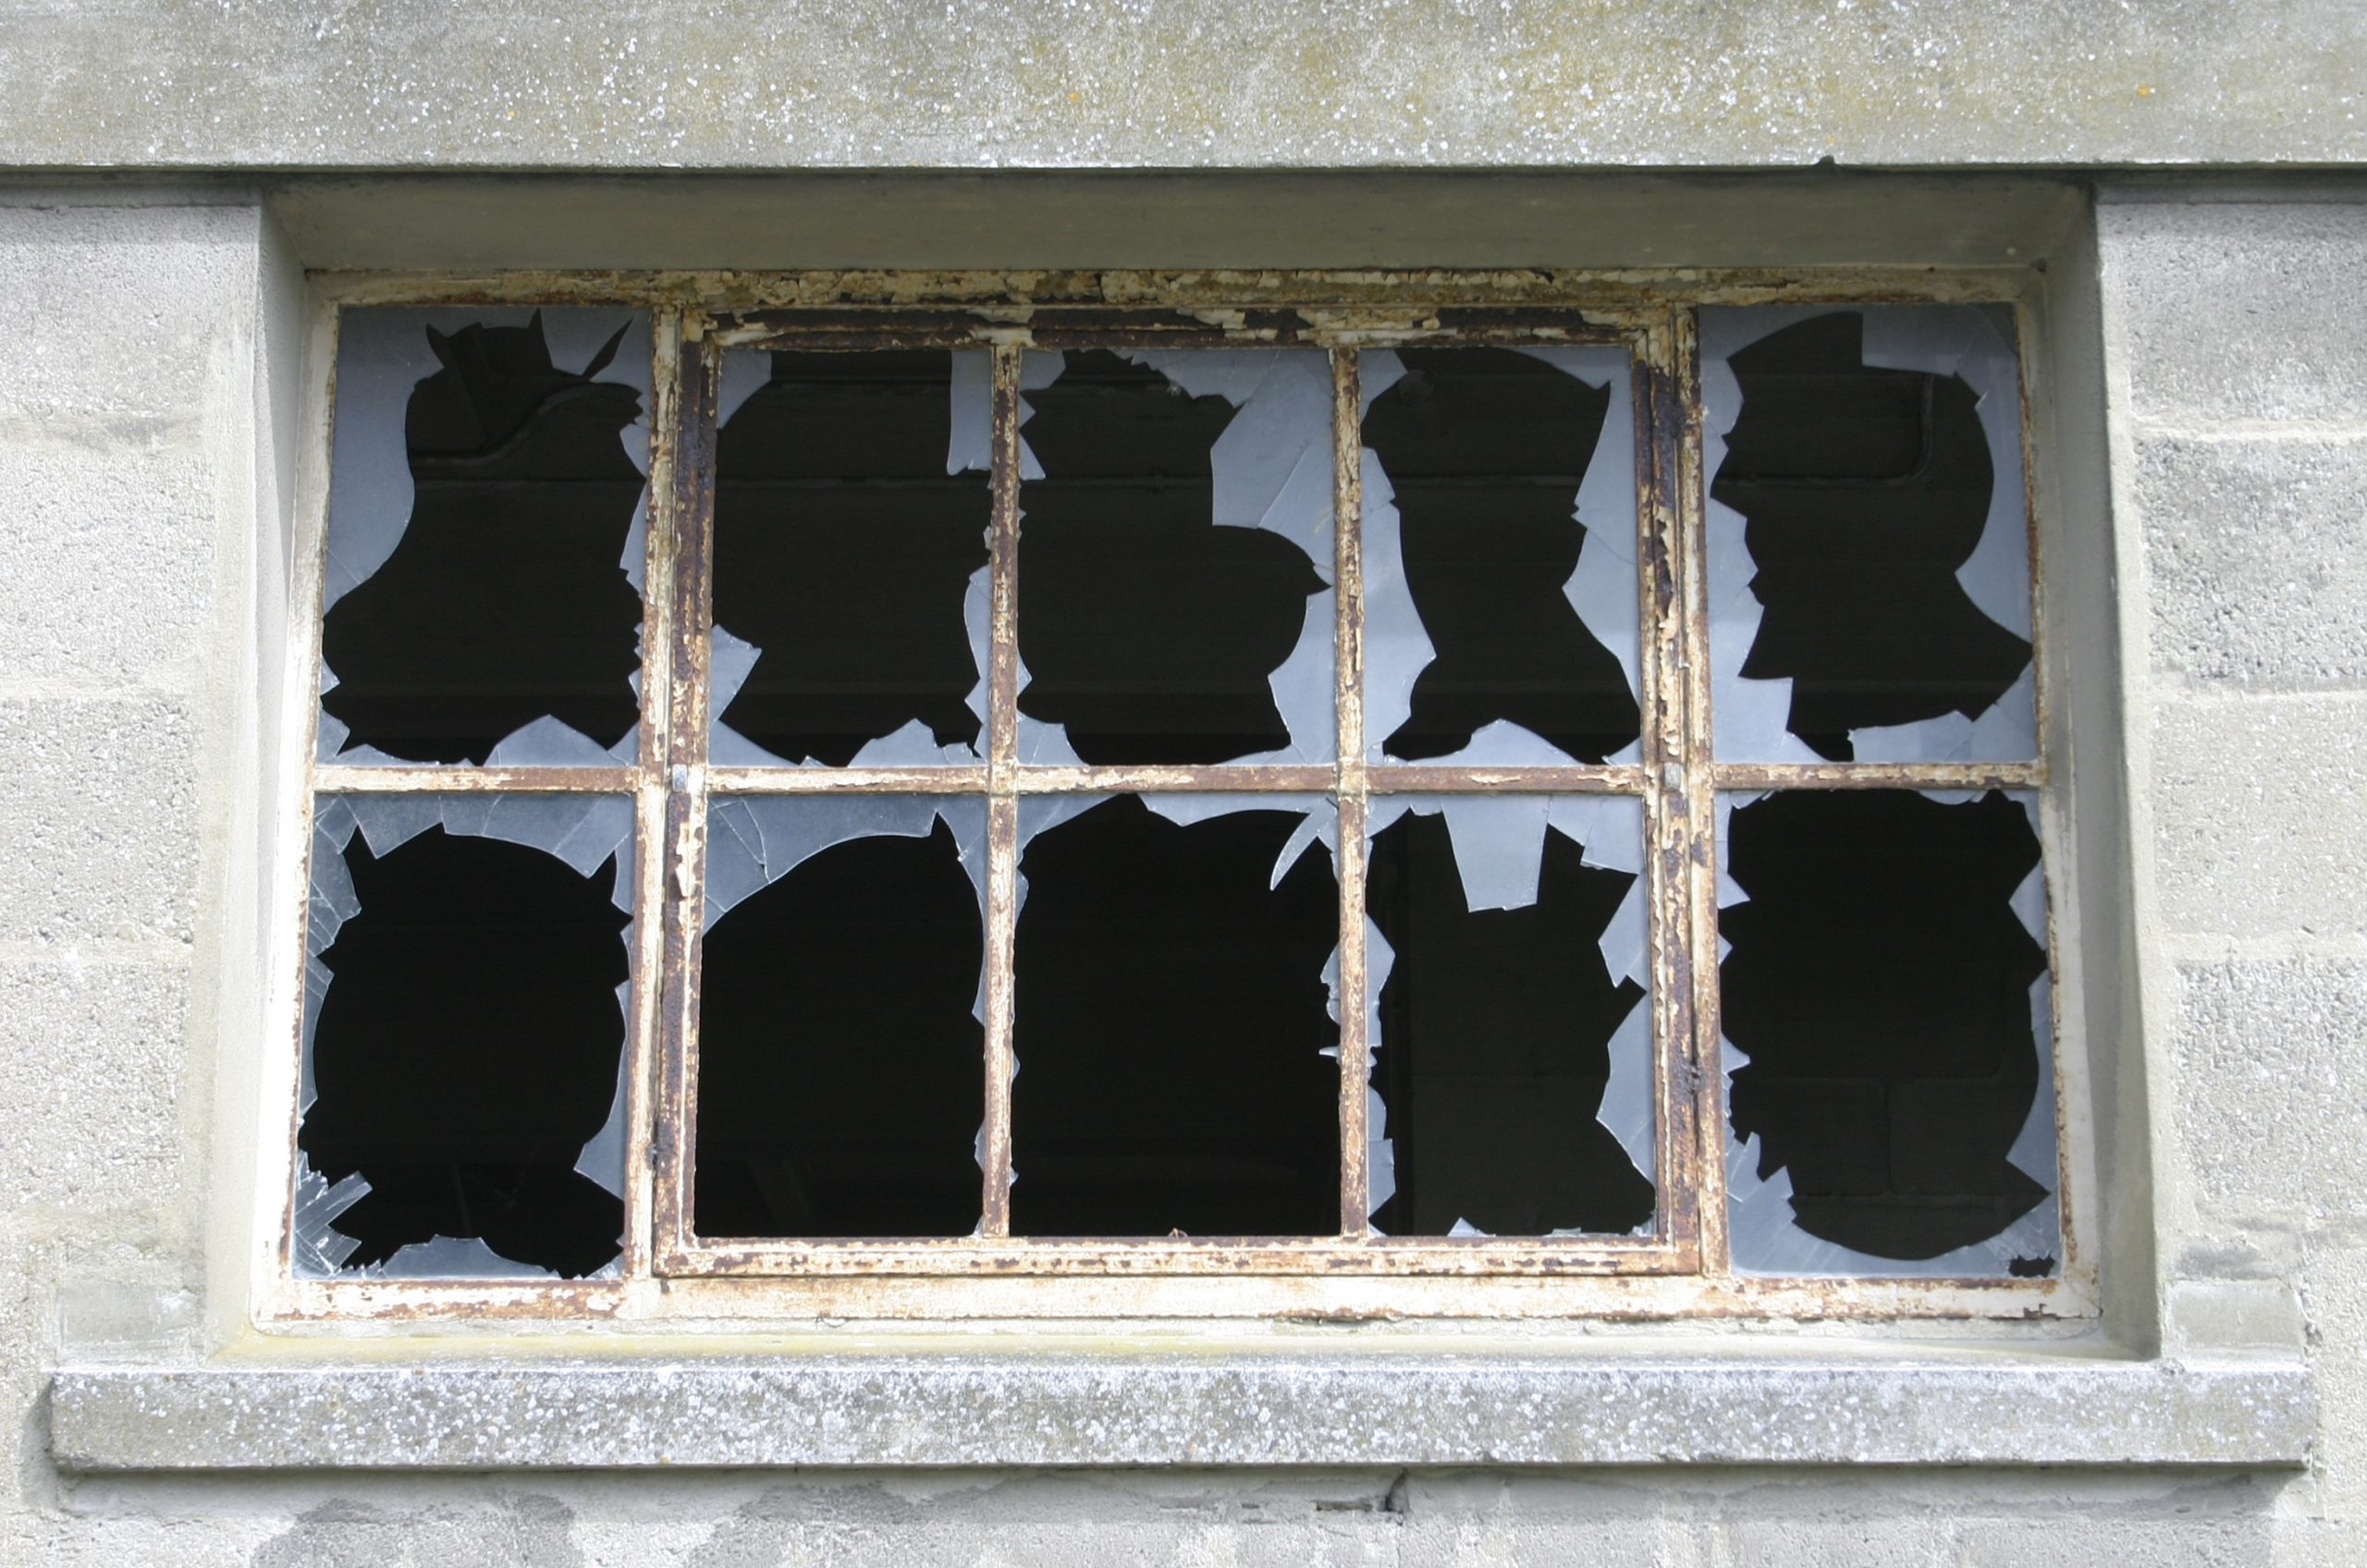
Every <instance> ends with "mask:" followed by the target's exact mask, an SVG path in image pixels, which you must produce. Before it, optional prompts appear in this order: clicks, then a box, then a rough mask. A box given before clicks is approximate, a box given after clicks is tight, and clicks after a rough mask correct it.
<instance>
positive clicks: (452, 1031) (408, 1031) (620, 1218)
mask: <svg viewBox="0 0 2367 1568" xmlns="http://www.w3.org/2000/svg"><path fill="white" fill-rule="evenodd" d="M632 835H633V814H632V802H631V801H630V800H628V799H626V798H625V797H623V796H618V795H493V794H468V795H410V794H406V795H326V796H323V797H321V799H320V801H319V802H318V803H317V805H316V807H315V810H314V815H313V868H312V910H311V919H310V922H309V929H308V933H307V943H306V951H307V953H308V955H309V958H308V962H307V964H306V970H305V973H306V982H305V1009H304V1042H303V1072H304V1082H303V1087H302V1093H301V1096H300V1108H301V1111H302V1118H303V1120H302V1123H301V1126H300V1130H299V1132H298V1134H297V1148H298V1151H299V1163H298V1168H297V1204H296V1207H297V1216H296V1236H295V1256H296V1267H297V1272H298V1273H299V1274H300V1275H312V1276H315V1277H318V1276H324V1275H338V1274H350V1273H371V1274H386V1275H401V1276H412V1277H435V1276H458V1277H480V1276H489V1275H490V1276H498V1275H515V1274H525V1275H533V1274H541V1273H553V1274H561V1275H567V1276H570V1277H572V1276H580V1275H585V1274H593V1273H598V1272H601V1271H603V1270H606V1269H607V1268H610V1267H611V1266H612V1265H613V1264H614V1262H615V1260H616V1258H617V1255H618V1252H619V1246H620V1244H621V1241H620V1238H621V1234H622V1231H623V1228H624V1202H623V1197H622V1194H623V1191H624V1163H625V1160H624V1133H625V1122H624V1115H625V1094H624V1086H623V1084H622V1082H621V1078H620V1074H621V1072H622V1071H623V1064H624V1061H625V1051H624V1045H625V1019H626V1009H627V1003H628V998H629V990H628V986H629V974H630V959H631V956H632V917H631V915H630V913H629V911H630V910H631V907H632V886H633V881H632V863H633V855H632Z"/></svg>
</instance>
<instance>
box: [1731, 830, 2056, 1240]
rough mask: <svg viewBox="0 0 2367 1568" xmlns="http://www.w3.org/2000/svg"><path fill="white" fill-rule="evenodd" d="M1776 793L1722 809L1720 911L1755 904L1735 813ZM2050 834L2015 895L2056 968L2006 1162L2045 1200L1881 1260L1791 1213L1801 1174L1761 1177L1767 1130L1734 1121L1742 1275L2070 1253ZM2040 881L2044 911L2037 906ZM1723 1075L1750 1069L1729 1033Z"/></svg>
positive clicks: (1734, 1206)
mask: <svg viewBox="0 0 2367 1568" xmlns="http://www.w3.org/2000/svg"><path fill="white" fill-rule="evenodd" d="M1774 792H1775V791H1773V790H1757V791H1752V792H1743V791H1735V792H1731V793H1726V794H1721V795H1720V796H1719V797H1718V798H1717V805H1716V816H1717V827H1716V837H1717V849H1718V907H1719V908H1720V909H1721V910H1724V909H1730V908H1732V907H1733V906H1735V904H1740V903H1748V901H1749V900H1750V895H1749V894H1748V893H1746V892H1744V891H1743V889H1742V885H1741V884H1740V883H1737V882H1735V881H1734V880H1733V878H1732V877H1730V876H1728V875H1727V872H1726V864H1727V861H1728V859H1729V856H1728V852H1727V851H1728V844H1727V839H1728V834H1729V827H1728V825H1729V823H1730V821H1731V819H1732V817H1733V815H1734V813H1735V810H1736V809H1737V808H1739V807H1742V806H1747V805H1749V804H1750V803H1751V802H1754V801H1759V800H1763V799H1765V798H1766V797H1767V796H1768V795H1770V794H1772V793H1774ZM1916 792H1917V793H1918V794H1920V795H1923V796H1926V797H1928V798H1930V799H1932V800H1937V801H1942V802H1947V803H1950V804H1961V803H1963V802H1967V801H1970V800H1974V799H1977V798H1979V797H1980V796H1981V795H1982V794H1985V793H1987V791H1985V790H1918V791H1916ZM2003 792H2004V793H2005V795H2006V796H2007V797H2008V798H2009V799H2011V800H2013V801H2015V802H2017V803H2019V804H2020V805H2021V807H2022V810H2023V811H2024V812H2025V813H2027V814H2028V815H2029V816H2030V828H2031V831H2032V832H2033V833H2035V832H2036V831H2037V829H2038V813H2039V802H2038V797H2037V795H2036V794H2035V793H2033V792H2032V791H2030V790H2005V791H2003ZM2044 842H2045V840H2044V839H2040V843H2041V846H2042V848H2041V852H2040V855H2039V864H2038V865H2037V866H2036V867H2034V868H2033V869H2032V870H2031V872H2030V876H2026V877H2024V878H2023V879H2022V882H2021V884H2020V885H2019V886H2018V887H2017V888H2015V890H2014V893H2013V895H2012V899H2011V902H2012V906H2013V909H2014V913H2015V914H2016V916H2017V918H2018V919H2019V920H2020V922H2021V924H2022V925H2023V926H2024V928H2025V929H2028V930H2030V935H2031V936H2032V937H2034V938H2036V940H2037V942H2038V944H2039V946H2040V947H2041V948H2042V949H2044V950H2045V951H2046V952H2047V954H2048V967H2047V968H2046V969H2044V970H2042V971H2041V972H2040V974H2039V977H2038V978H2037V979H2036V980H2033V981H2031V982H2030V1033H2031V1035H2032V1037H2033V1039H2034V1040H2035V1042H2036V1044H2037V1047H2038V1086H2037V1088H2036V1089H2035V1090H2034V1091H2033V1092H2032V1095H2031V1099H2030V1114H2029V1115H2028V1116H2027V1117H2026V1118H2024V1120H2023V1121H2022V1126H2021V1131H2020V1132H2018V1133H2016V1134H2015V1135H2014V1142H2013V1144H2012V1145H2011V1146H2009V1147H2008V1149H2007V1150H2006V1154H2005V1158H2006V1160H2007V1162H2008V1163H2010V1164H2011V1165H2013V1166H2014V1168H2015V1169H2017V1170H2019V1171H2021V1173H2022V1174H2023V1175H2025V1176H2028V1177H2029V1178H2030V1180H2031V1181H2033V1182H2038V1183H2039V1184H2040V1185H2041V1186H2042V1187H2044V1188H2045V1189H2046V1196H2045V1197H2044V1198H2042V1200H2040V1202H2039V1203H2038V1205H2037V1206H2036V1207H2033V1208H2032V1209H2031V1210H2030V1212H2029V1213H2028V1214H2025V1215H2023V1216H2022V1217H2021V1218H2020V1219H2017V1220H2015V1221H2014V1222H2013V1223H2012V1224H2011V1225H2008V1226H2006V1227H2005V1229H2004V1230H2003V1231H1999V1232H1998V1233H1997V1234H1996V1235H1994V1236H1992V1237H1990V1238H1989V1239H1988V1240H1986V1241H1981V1242H1974V1243H1970V1244H1968V1245H1966V1246H1962V1247H1958V1248H1956V1250H1954V1251H1953V1252H1946V1253H1942V1254H1941V1255H1940V1256H1937V1257H1930V1258H1922V1259H1916V1258H1895V1257H1878V1256H1875V1255H1873V1254H1871V1253H1861V1252H1858V1251H1857V1250H1856V1249H1855V1248H1851V1247H1845V1246H1843V1245H1841V1244H1840V1243H1836V1242H1828V1241H1824V1240H1821V1238H1819V1237H1815V1236H1811V1235H1809V1233H1808V1232H1807V1231H1803V1230H1801V1229H1800V1228H1799V1227H1798V1226H1797V1224H1795V1223H1794V1222H1793V1219H1792V1174H1791V1171H1790V1170H1789V1168H1785V1167H1779V1168H1778V1169H1777V1170H1776V1171H1775V1172H1774V1174H1773V1175H1772V1176H1769V1177H1767V1178H1766V1179H1765V1180H1763V1181H1762V1180H1761V1179H1760V1176H1759V1173H1758V1172H1759V1157H1760V1147H1759V1135H1758V1134H1757V1133H1752V1134H1751V1135H1750V1136H1749V1137H1748V1138H1743V1139H1736V1138H1735V1135H1734V1123H1733V1121H1732V1119H1731V1117H1728V1118H1726V1121H1725V1126H1726V1232H1727V1251H1728V1254H1729V1258H1730V1261H1731V1263H1732V1266H1733V1268H1734V1270H1735V1273H1737V1274H1744V1275H1750V1276H1754V1277H1761V1278H1769V1279H1772V1278H1779V1277H1782V1278H1789V1277H1818V1276H1854V1277H1862V1278H1880V1279H1958V1278H1977V1279H2002V1278H2011V1277H2012V1265H2013V1262H2014V1260H2015V1259H2017V1258H2027V1257H2054V1258H2056V1259H2058V1260H2059V1259H2060V1258H2061V1257H2062V1256H2063V1203H2062V1194H2061V1191H2060V1189H2061V1186H2062V1175H2061V1171H2060V1169H2059V1159H2060V1153H2059V1150H2060V1145H2061V1129H2060V1128H2059V1127H2058V1126H2057V1125H2056V1123H2055V1118H2054V1045H2055V1041H2054V967H2053V965H2054V956H2053V955H2054V949H2053V947H2052V945H2051V944H2050V943H2049V942H2048V940H2047V936H2046V930H2047V916H2046V884H2045V873H2046V856H2045V852H2044V849H2043V845H2044ZM2033 884H2035V887H2036V900H2037V908H2036V910H2035V911H2034V912H2033V911H2032V909H2031V908H2030V901H2031V889H2032V887H2033ZM1732 950H1733V944H1732V943H1730V942H1728V941H1727V940H1726V939H1725V937H1723V935H1721V936H1720V937H1719V938H1718V962H1720V963H1721V964H1723V963H1724V962H1725V958H1726V954H1727V953H1728V952H1730V951H1732ZM1718 1053H1719V1061H1720V1067H1719V1071H1720V1072H1721V1073H1722V1074H1723V1076H1724V1078H1725V1080H1726V1081H1727V1082H1728V1083H1731V1082H1732V1080H1733V1078H1734V1075H1735V1072H1737V1071H1738V1070H1740V1069H1741V1068H1743V1067H1745V1066H1747V1065H1748V1063H1749V1061H1750V1057H1749V1055H1748V1053H1746V1052H1745V1051H1744V1050H1742V1048H1741V1047H1738V1046H1736V1045H1735V1043H1734V1042H1733V1041H1732V1040H1730V1039H1728V1038H1726V1036H1725V1035H1724V1034H1723V1032H1721V1033H1720V1035H1719V1036H1718Z"/></svg>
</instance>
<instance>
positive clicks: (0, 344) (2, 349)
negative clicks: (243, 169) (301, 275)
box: [0, 205, 259, 432]
mask: <svg viewBox="0 0 2367 1568" xmlns="http://www.w3.org/2000/svg"><path fill="white" fill-rule="evenodd" d="M258 221H259V219H258V217H257V214H256V213H255V212H254V211H253V210H252V209H251V208H241V207H232V206H124V207H99V206H78V205H60V206H11V205H0V300H7V301H8V306H9V311H8V316H9V328H8V331H7V332H6V334H0V420H5V419H7V418H9V417H11V416H14V417H16V418H18V419H31V420H33V421H36V422H43V423H60V424H65V425H69V426H75V427H85V426H103V427H104V428H108V429H112V430H116V431H118V432H139V431H143V430H145V431H150V432H163V431H168V430H171V429H173V428H175V427H191V428H193V427H194V425H195V423H196V422H197V421H198V419H199V418H200V417H201V416H202V413H203V411H204V409H205V407H206V401H207V398H209V397H220V396H225V395H227V396H228V397H233V398H239V399H246V398H251V396H252V377H251V373H241V372H239V371H237V370H236V368H235V366H234V365H233V363H232V360H231V357H230V356H228V355H227V354H225V352H224V349H225V348H226V346H227V343H228V342H229V340H230V336H231V335H232V334H234V333H237V332H239V331H242V330H245V326H244V324H246V323H248V322H250V321H251V318H252V315H253V310H252V297H253V290H254V270H255V253H256V244H257V227H256V226H257V223H258Z"/></svg>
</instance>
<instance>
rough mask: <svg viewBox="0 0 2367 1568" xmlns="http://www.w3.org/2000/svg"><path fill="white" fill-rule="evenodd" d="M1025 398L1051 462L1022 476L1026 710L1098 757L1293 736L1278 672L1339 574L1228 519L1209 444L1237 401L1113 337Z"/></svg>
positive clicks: (1257, 746) (1174, 759)
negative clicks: (1149, 360) (1219, 519)
mask: <svg viewBox="0 0 2367 1568" xmlns="http://www.w3.org/2000/svg"><path fill="white" fill-rule="evenodd" d="M1025 399H1026V403H1027V406H1028V408H1029V409H1030V410H1033V415H1032V417H1031V418H1030V419H1029V420H1028V421H1027V423H1026V424H1025V426H1024V435H1025V438H1026V441H1027V446H1028V449H1029V450H1030V451H1032V452H1033V453H1034V454H1035V455H1036V460H1037V461H1038V462H1039V463H1041V464H1042V465H1043V468H1044V472H1045V477H1044V478H1042V479H1037V480H1030V481H1028V482H1027V483H1026V484H1024V485H1023V486H1022V487H1021V493H1020V504H1021V508H1022V510H1023V512H1024V519H1023V521H1022V522H1021V525H1020V543H1019V652H1020V657H1021V658H1022V659H1023V660H1024V662H1025V664H1026V666H1027V674H1028V680H1027V684H1026V685H1025V686H1024V687H1023V688H1022V689H1021V691H1020V693H1019V711H1020V712H1022V713H1024V714H1025V715H1026V716H1028V717H1030V718H1035V719H1039V720H1041V721H1043V722H1045V723H1047V724H1059V725H1063V726H1065V727H1066V728H1067V733H1068V741H1069V744H1070V746H1071V747H1072V748H1073V749H1074V751H1075V752H1076V754H1077V755H1078V756H1079V757H1081V758H1082V759H1084V760H1085V762H1088V763H1095V764H1107V765H1113V766H1116V765H1126V764H1148V763H1218V762H1226V761H1230V760H1232V759H1233V758H1234V757H1243V756H1251V755H1255V754H1257V753H1261V752H1270V751H1276V750H1279V749H1281V748H1282V746H1284V745H1286V744H1287V743H1288V742H1289V741H1290V740H1291V735H1290V731H1289V729H1288V728H1287V727H1286V726H1285V724H1284V723H1283V720H1282V712H1281V710H1280V709H1279V708H1277V707H1276V706H1275V704H1274V694H1273V691H1272V689H1271V687H1270V686H1269V684H1268V677H1269V676H1270V675H1272V673H1273V672H1274V671H1275V670H1276V669H1278V668H1281V667H1282V662H1283V661H1284V660H1285V659H1287V658H1288V657H1289V656H1290V654H1291V650H1292V649H1293V648H1294V647H1296V646H1297V645H1298V640H1299V634H1300V631H1302V630H1303V629H1304V627H1305V625H1306V613H1307V604H1306V601H1307V600H1308V598H1309V597H1311V596H1312V595H1314V594H1319V593H1321V592H1322V591H1323V588H1324V582H1323V579H1322V578H1320V577H1319V576H1318V575H1317V574H1316V570H1315V567H1314V563H1313V562H1311V561H1310V560H1309V559H1308V558H1307V555H1306V551H1304V550H1302V549H1300V548H1299V547H1298V546H1297V545H1294V544H1292V543H1291V542H1290V541H1289V540H1287V539H1284V538H1282V536H1281V535H1280V534H1276V533H1267V532H1265V531H1264V530H1262V529H1255V528H1236V527H1219V526H1218V525H1217V524H1216V522H1215V521H1214V504H1215V488H1214V481H1213V478H1212V476H1211V472H1210V468H1209V450H1210V448H1212V447H1214V446H1215V445H1216V441H1217V437H1218V436H1220V435H1223V434H1224V430H1225V427H1226V426H1227V425H1228V424H1230V423H1232V422H1233V414H1234V411H1235V410H1234V409H1233V405H1232V404H1231V403H1229V402H1227V401H1226V400H1225V399H1224V398H1220V397H1217V396H1215V395H1213V394H1210V395H1207V396H1203V397H1197V398H1194V397H1188V396H1186V395H1185V394H1184V391H1183V389H1182V388H1180V387H1178V386H1175V385H1173V384H1172V383H1171V382H1170V381H1168V379H1167V378H1166V377H1165V376H1163V375H1160V374H1159V373H1158V372H1157V371H1154V370H1151V369H1148V368H1147V367H1145V366H1141V365H1136V364H1133V363H1130V362H1129V361H1125V360H1123V359H1121V358H1120V357H1118V356H1117V355H1115V354H1111V353H1106V352H1103V351H1100V350H1098V349H1095V350H1088V351H1077V352H1072V353H1070V354H1069V355H1068V356H1067V361H1066V368H1065V369H1063V370H1062V372H1061V377H1060V379H1059V380H1058V381H1056V382H1054V383H1053V384H1052V385H1051V386H1047V387H1043V388H1041V389H1038V390H1034V391H1030V392H1028V393H1026V394H1025Z"/></svg>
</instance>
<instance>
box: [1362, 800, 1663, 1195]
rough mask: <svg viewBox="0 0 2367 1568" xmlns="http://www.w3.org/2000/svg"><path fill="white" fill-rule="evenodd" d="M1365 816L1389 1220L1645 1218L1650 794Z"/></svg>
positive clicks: (1369, 954) (1379, 805) (1415, 803)
mask: <svg viewBox="0 0 2367 1568" xmlns="http://www.w3.org/2000/svg"><path fill="white" fill-rule="evenodd" d="M1367 831H1368V832H1369V834H1370V836H1371V860H1370V864H1369V869H1368V871H1367V881H1366V908H1367V911H1368V912H1369V913H1370V921H1371V924H1370V925H1369V927H1368V934H1367V947H1366V959H1365V968H1366V975H1367V985H1368V986H1369V987H1370V989H1371V995H1372V998H1373V1006H1372V1014H1371V1018H1370V1021H1369V1023H1368V1025H1367V1028H1368V1037H1369V1038H1370V1040H1371V1041H1372V1047H1373V1048H1372V1059H1373V1069H1372V1088H1373V1093H1374V1100H1373V1105H1372V1115H1373V1121H1372V1123H1371V1125H1372V1128H1373V1133H1374V1136H1375V1137H1376V1139H1377V1140H1381V1141H1380V1142H1379V1143H1377V1144H1376V1146H1375V1149H1374V1151H1373V1152H1372V1154H1371V1155H1370V1157H1369V1159H1368V1165H1369V1169H1370V1170H1371V1171H1372V1172H1373V1177H1372V1180H1371V1182H1370V1187H1369V1196H1370V1201H1371V1204H1372V1219H1373V1222H1374V1224H1375V1226H1376V1228H1378V1229H1379V1230H1380V1231H1383V1232H1385V1233H1388V1234H1392V1235H1478V1234H1489V1235H1528V1236H1538V1235H1551V1234H1577V1233H1605V1232H1608V1233H1614V1234H1617V1233H1628V1232H1633V1231H1642V1230H1644V1229H1647V1228H1648V1227H1649V1226H1650V1222H1651V1218H1652V1212H1653V1199H1654V1189H1653V1181H1652V1175H1651V1172H1652V1171H1653V1170H1654V1169H1655V1161H1654V1155H1653V1148H1654V1113H1653V1095H1652V1082H1653V1071H1652V1031H1651V1009H1650V1005H1649V1002H1648V1000H1647V993H1648V987H1649V984H1650V979H1649V974H1648V972H1647V970H1646V965H1645V955H1644V923H1645V905H1644V897H1645V888H1644V879H1643V876H1642V871H1643V865H1644V845H1643V806H1642V802H1640V801H1638V800H1637V799H1635V798H1634V797H1632V796H1613V795H1588V796H1581V795H1563V796H1544V795H1532V796H1507V795H1493V796H1478V795H1463V796H1380V797H1376V798H1375V799H1374V800H1373V802H1371V805H1370V807H1369V809H1368V815H1367ZM1384 1150H1385V1152H1384Z"/></svg>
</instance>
